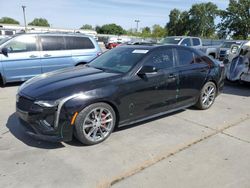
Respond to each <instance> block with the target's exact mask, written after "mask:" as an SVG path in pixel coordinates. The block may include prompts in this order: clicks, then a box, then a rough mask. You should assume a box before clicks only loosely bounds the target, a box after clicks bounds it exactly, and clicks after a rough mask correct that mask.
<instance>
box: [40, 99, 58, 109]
mask: <svg viewBox="0 0 250 188" xmlns="http://www.w3.org/2000/svg"><path fill="white" fill-rule="evenodd" d="M59 102H60V101H59V100H56V101H36V102H35V104H37V105H39V106H41V107H45V108H53V107H56V106H58V104H59Z"/></svg>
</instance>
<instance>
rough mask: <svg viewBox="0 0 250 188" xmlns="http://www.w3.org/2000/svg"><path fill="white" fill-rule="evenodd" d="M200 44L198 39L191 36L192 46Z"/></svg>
mask: <svg viewBox="0 0 250 188" xmlns="http://www.w3.org/2000/svg"><path fill="white" fill-rule="evenodd" d="M200 44H201V43H200V39H197V38H193V46H199V45H200Z"/></svg>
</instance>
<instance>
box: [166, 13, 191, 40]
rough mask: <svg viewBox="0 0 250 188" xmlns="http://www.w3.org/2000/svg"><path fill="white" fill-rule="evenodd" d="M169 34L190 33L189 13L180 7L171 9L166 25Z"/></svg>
mask: <svg viewBox="0 0 250 188" xmlns="http://www.w3.org/2000/svg"><path fill="white" fill-rule="evenodd" d="M165 28H166V31H167V33H168V35H177V36H179V35H187V34H188V33H189V13H188V12H187V11H184V12H181V11H180V10H178V9H173V10H171V12H170V14H169V22H168V23H167V25H166V27H165Z"/></svg>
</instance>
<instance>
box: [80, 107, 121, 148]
mask: <svg viewBox="0 0 250 188" xmlns="http://www.w3.org/2000/svg"><path fill="white" fill-rule="evenodd" d="M115 125H116V114H115V111H114V110H113V108H112V107H111V106H110V105H108V104H107V103H94V104H91V105H89V106H87V107H86V108H84V109H83V110H82V111H81V112H80V113H79V114H78V116H77V118H76V121H75V135H76V138H77V139H78V140H79V141H80V142H81V143H83V144H84V145H94V144H98V143H100V142H103V141H104V140H106V139H107V138H108V137H109V136H110V134H111V133H112V131H113V130H114V127H115Z"/></svg>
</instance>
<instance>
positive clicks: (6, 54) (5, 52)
mask: <svg viewBox="0 0 250 188" xmlns="http://www.w3.org/2000/svg"><path fill="white" fill-rule="evenodd" d="M1 52H2V54H3V55H5V56H8V49H7V48H2V50H1Z"/></svg>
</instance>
